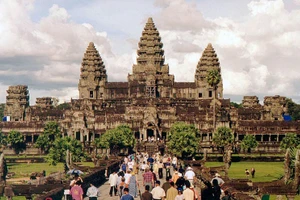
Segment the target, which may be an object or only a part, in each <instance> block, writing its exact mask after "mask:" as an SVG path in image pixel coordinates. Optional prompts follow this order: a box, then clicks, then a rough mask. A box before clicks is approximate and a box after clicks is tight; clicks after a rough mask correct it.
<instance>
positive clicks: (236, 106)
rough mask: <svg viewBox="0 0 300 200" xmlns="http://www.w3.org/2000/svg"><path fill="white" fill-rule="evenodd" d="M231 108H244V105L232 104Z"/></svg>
mask: <svg viewBox="0 0 300 200" xmlns="http://www.w3.org/2000/svg"><path fill="white" fill-rule="evenodd" d="M230 106H232V107H235V108H242V107H243V105H242V104H241V103H236V102H230Z"/></svg>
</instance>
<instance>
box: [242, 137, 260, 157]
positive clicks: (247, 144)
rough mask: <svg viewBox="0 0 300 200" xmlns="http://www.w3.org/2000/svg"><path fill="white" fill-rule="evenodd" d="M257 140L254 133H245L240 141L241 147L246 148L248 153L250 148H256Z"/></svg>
mask: <svg viewBox="0 0 300 200" xmlns="http://www.w3.org/2000/svg"><path fill="white" fill-rule="evenodd" d="M257 145H258V142H257V141H256V138H255V136H254V135H246V136H245V137H244V139H243V141H242V143H241V148H242V149H244V150H247V151H248V152H249V153H250V150H251V149H253V148H256V147H257Z"/></svg>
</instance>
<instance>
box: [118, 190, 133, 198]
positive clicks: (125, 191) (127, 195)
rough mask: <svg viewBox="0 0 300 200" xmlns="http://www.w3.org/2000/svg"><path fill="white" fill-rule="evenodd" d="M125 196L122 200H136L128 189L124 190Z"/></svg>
mask: <svg viewBox="0 0 300 200" xmlns="http://www.w3.org/2000/svg"><path fill="white" fill-rule="evenodd" d="M123 193H124V194H123V196H122V197H121V200H134V198H133V196H131V195H130V194H129V189H128V188H124V190H123Z"/></svg>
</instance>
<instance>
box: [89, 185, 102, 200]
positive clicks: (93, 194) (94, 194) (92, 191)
mask: <svg viewBox="0 0 300 200" xmlns="http://www.w3.org/2000/svg"><path fill="white" fill-rule="evenodd" d="M86 196H88V197H89V200H97V198H98V196H99V190H98V188H96V187H95V186H94V185H93V184H92V183H90V187H89V188H88V190H87V192H86Z"/></svg>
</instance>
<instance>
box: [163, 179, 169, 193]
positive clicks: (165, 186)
mask: <svg viewBox="0 0 300 200" xmlns="http://www.w3.org/2000/svg"><path fill="white" fill-rule="evenodd" d="M166 179H167V180H166V182H164V183H163V185H162V189H164V191H165V193H166V194H167V191H168V189H169V188H170V187H171V184H170V178H166Z"/></svg>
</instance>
